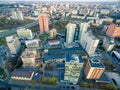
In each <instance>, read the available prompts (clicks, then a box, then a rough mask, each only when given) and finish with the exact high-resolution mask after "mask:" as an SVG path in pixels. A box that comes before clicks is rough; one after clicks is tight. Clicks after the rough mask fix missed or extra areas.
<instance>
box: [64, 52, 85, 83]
mask: <svg viewBox="0 0 120 90" xmlns="http://www.w3.org/2000/svg"><path fill="white" fill-rule="evenodd" d="M82 67H83V60H82V58H81V56H80V55H78V54H73V55H71V54H68V55H66V61H65V75H64V80H65V81H68V82H70V83H73V84H77V82H78V80H79V76H80V73H81V70H82Z"/></svg>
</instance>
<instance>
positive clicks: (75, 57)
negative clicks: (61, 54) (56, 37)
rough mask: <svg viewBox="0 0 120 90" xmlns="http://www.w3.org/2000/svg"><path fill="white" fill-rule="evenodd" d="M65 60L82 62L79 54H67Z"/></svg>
mask: <svg viewBox="0 0 120 90" xmlns="http://www.w3.org/2000/svg"><path fill="white" fill-rule="evenodd" d="M66 62H76V63H83V59H82V56H80V55H79V54H67V55H66Z"/></svg>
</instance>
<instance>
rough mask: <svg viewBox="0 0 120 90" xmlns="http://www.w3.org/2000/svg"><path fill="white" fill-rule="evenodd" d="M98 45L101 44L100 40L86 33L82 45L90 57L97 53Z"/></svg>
mask: <svg viewBox="0 0 120 90" xmlns="http://www.w3.org/2000/svg"><path fill="white" fill-rule="evenodd" d="M98 43H99V39H97V38H96V37H94V36H93V35H92V33H91V32H86V33H85V34H84V36H83V40H82V43H81V45H82V47H83V48H84V49H85V51H86V52H87V53H88V55H89V56H92V55H94V53H95V50H96V48H97V46H98Z"/></svg>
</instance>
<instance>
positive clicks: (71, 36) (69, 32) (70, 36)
mask: <svg viewBox="0 0 120 90" xmlns="http://www.w3.org/2000/svg"><path fill="white" fill-rule="evenodd" d="M75 28H76V24H73V23H68V24H67V35H66V43H72V42H73V40H74V34H75Z"/></svg>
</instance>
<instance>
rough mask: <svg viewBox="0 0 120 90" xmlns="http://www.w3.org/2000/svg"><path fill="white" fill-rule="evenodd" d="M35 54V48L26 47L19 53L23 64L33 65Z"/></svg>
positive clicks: (34, 63)
mask: <svg viewBox="0 0 120 90" xmlns="http://www.w3.org/2000/svg"><path fill="white" fill-rule="evenodd" d="M36 54H37V51H36V49H35V48H27V49H25V51H24V52H23V53H22V55H21V59H22V62H23V66H35V65H36Z"/></svg>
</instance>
